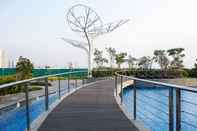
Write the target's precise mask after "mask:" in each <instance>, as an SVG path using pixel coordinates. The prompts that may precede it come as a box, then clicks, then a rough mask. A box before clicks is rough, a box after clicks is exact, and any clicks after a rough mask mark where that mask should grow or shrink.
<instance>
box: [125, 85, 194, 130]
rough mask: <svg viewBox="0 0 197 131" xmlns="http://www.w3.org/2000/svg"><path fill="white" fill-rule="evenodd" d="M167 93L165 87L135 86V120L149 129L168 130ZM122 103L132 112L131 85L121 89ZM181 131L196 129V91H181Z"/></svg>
mask: <svg viewBox="0 0 197 131" xmlns="http://www.w3.org/2000/svg"><path fill="white" fill-rule="evenodd" d="M168 93H169V90H168V88H165V87H159V88H158V87H153V86H152V87H151V86H150V85H148V86H146V85H145V84H141V85H138V87H137V100H136V102H137V120H139V121H141V122H142V123H143V124H144V126H145V127H146V128H148V129H150V130H151V131H168V128H169V127H168ZM174 94H175V91H174ZM174 96H175V95H174ZM175 104H176V103H175V100H174V105H175ZM123 105H124V106H125V107H126V109H127V110H128V111H129V112H130V113H131V114H132V113H133V90H132V88H131V87H128V88H125V89H124V91H123ZM174 107H175V106H174ZM174 111H175V108H174ZM131 117H132V116H131ZM175 122H176V121H174V123H175ZM174 125H175V124H174ZM175 128H176V127H175ZM181 131H197V94H196V93H191V92H187V91H182V92H181Z"/></svg>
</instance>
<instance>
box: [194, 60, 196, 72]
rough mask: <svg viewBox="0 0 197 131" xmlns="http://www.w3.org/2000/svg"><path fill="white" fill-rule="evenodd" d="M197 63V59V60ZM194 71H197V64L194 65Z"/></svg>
mask: <svg viewBox="0 0 197 131" xmlns="http://www.w3.org/2000/svg"><path fill="white" fill-rule="evenodd" d="M196 62H197V59H196ZM194 69H195V70H197V63H195V64H194Z"/></svg>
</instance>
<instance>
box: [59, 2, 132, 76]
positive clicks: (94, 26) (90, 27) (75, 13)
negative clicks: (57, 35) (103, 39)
mask: <svg viewBox="0 0 197 131" xmlns="http://www.w3.org/2000/svg"><path fill="white" fill-rule="evenodd" d="M66 21H67V23H68V25H69V26H70V28H71V29H72V31H74V32H77V33H79V34H80V35H82V37H84V38H85V39H86V41H87V43H86V42H81V41H76V40H72V39H67V38H63V37H62V38H61V39H62V40H63V41H65V42H67V43H69V44H71V45H72V46H74V47H78V48H81V49H83V50H85V52H86V53H87V55H88V74H89V76H90V75H91V68H92V67H91V59H92V58H91V56H92V50H93V47H92V46H93V38H96V37H98V36H100V35H102V34H105V33H109V32H112V31H114V30H115V29H116V28H118V27H119V26H121V25H123V24H125V23H126V22H128V21H129V20H128V19H126V20H119V21H116V22H111V23H108V24H103V22H102V20H101V18H100V17H99V16H98V14H97V13H96V12H95V11H94V10H92V9H91V8H90V7H87V6H86V5H82V4H77V5H74V6H72V7H71V8H70V9H69V10H68V13H67V19H66Z"/></svg>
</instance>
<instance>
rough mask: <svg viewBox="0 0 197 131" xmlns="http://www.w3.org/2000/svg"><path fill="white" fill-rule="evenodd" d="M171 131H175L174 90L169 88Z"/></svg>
mask: <svg viewBox="0 0 197 131" xmlns="http://www.w3.org/2000/svg"><path fill="white" fill-rule="evenodd" d="M168 99H169V107H168V108H169V131H173V130H174V109H173V106H174V104H173V88H172V87H169V98H168Z"/></svg>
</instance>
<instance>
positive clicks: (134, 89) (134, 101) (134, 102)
mask: <svg viewBox="0 0 197 131" xmlns="http://www.w3.org/2000/svg"><path fill="white" fill-rule="evenodd" d="M133 119H134V120H136V81H135V80H133Z"/></svg>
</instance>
